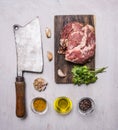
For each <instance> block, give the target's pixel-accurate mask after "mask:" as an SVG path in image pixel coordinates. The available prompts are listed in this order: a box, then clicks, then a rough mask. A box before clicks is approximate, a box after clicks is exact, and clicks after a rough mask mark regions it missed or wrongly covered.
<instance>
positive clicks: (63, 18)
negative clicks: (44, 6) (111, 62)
mask: <svg viewBox="0 0 118 130" xmlns="http://www.w3.org/2000/svg"><path fill="white" fill-rule="evenodd" d="M72 21H78V22H80V23H83V24H84V25H86V24H90V25H92V26H93V27H94V24H95V22H94V15H58V16H55V18H54V40H55V41H54V42H55V81H56V83H72V73H71V69H72V67H73V65H74V64H73V63H71V62H68V61H65V59H64V55H60V54H58V48H59V43H60V32H61V30H62V28H63V27H64V26H65V25H66V24H67V23H69V22H72ZM86 65H87V66H89V67H90V68H91V69H94V68H95V56H94V57H93V58H92V59H91V60H90V61H89V62H88V63H86ZM58 69H61V70H62V71H63V72H64V73H66V74H67V76H66V77H65V78H61V77H59V76H58V74H57V70H58Z"/></svg>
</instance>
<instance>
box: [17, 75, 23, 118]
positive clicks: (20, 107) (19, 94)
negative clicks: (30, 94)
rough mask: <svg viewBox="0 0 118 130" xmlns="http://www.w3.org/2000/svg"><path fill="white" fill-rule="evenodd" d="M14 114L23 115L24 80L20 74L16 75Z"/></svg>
mask: <svg viewBox="0 0 118 130" xmlns="http://www.w3.org/2000/svg"><path fill="white" fill-rule="evenodd" d="M15 85H16V116H17V117H19V118H22V117H24V116H25V82H24V78H23V77H21V76H18V77H16V82H15Z"/></svg>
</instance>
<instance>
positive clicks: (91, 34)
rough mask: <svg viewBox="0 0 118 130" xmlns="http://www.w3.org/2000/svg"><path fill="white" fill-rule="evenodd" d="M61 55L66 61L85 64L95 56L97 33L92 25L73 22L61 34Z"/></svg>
mask: <svg viewBox="0 0 118 130" xmlns="http://www.w3.org/2000/svg"><path fill="white" fill-rule="evenodd" d="M58 53H59V54H65V60H67V61H70V62H73V63H78V64H84V63H86V62H87V61H88V60H89V59H90V58H92V57H93V56H94V55H95V31H94V28H93V26H91V25H88V24H87V25H85V26H84V25H83V24H81V23H79V22H71V23H68V24H67V25H65V26H64V28H63V29H62V32H61V38H60V48H59V51H58Z"/></svg>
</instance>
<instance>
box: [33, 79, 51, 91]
mask: <svg viewBox="0 0 118 130" xmlns="http://www.w3.org/2000/svg"><path fill="white" fill-rule="evenodd" d="M47 84H48V83H47V82H46V81H45V79H43V78H37V79H35V80H34V83H33V85H34V88H35V89H36V90H38V91H40V92H41V91H44V90H45V89H46V86H47Z"/></svg>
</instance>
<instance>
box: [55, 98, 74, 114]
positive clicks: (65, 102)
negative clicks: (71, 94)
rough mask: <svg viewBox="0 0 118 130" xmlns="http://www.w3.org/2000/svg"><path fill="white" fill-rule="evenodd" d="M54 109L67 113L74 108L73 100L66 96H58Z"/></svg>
mask: <svg viewBox="0 0 118 130" xmlns="http://www.w3.org/2000/svg"><path fill="white" fill-rule="evenodd" d="M54 110H55V111H56V112H57V113H59V114H61V115H67V114H69V113H70V112H71V110H72V101H71V100H70V99H69V98H68V97H65V96H62V97H58V98H56V99H55V101H54Z"/></svg>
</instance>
